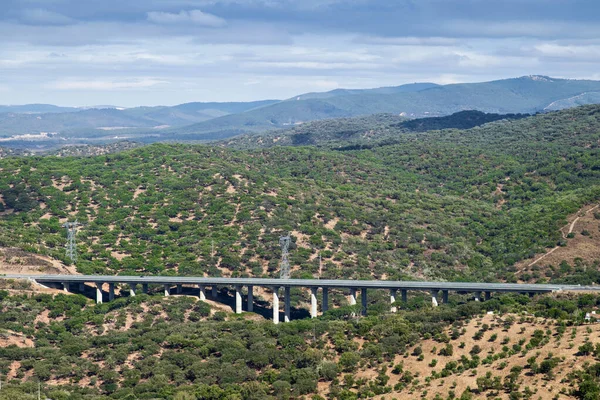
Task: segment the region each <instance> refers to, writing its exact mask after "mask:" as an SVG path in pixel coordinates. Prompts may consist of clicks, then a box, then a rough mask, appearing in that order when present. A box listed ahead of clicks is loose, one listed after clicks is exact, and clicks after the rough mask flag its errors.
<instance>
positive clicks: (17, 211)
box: [0, 106, 600, 281]
mask: <svg viewBox="0 0 600 400" xmlns="http://www.w3.org/2000/svg"><path fill="white" fill-rule="evenodd" d="M599 139H600V107H597V106H586V107H581V108H577V109H573V110H568V111H562V112H557V113H552V114H547V115H538V116H535V117H531V118H527V119H522V120H519V121H499V122H496V123H492V124H487V125H484V126H481V127H477V128H474V129H471V130H462V131H461V130H445V131H431V132H427V133H410V134H409V133H407V134H404V135H402V136H400V137H397V138H395V139H393V140H388V141H384V142H376V143H375V144H371V145H370V146H371V147H372V148H371V149H367V150H347V151H331V150H317V149H315V148H273V149H268V150H256V151H250V152H241V151H235V150H229V149H222V148H211V147H204V146H183V145H153V146H148V147H143V148H140V149H136V150H133V151H129V152H123V153H118V154H109V155H105V156H100V157H93V158H53V157H42V158H8V159H4V160H2V161H1V162H0V168H2V171H3V174H2V175H1V178H0V179H1V180H0V194H1V195H2V202H0V205H1V207H2V208H3V209H4V212H3V214H5V215H3V216H2V217H1V219H0V245H1V246H5V247H6V246H15V247H20V248H23V249H26V250H29V251H35V252H40V253H44V254H49V255H51V256H52V257H54V258H58V259H64V258H63V257H64V252H63V245H64V243H65V234H64V231H63V229H62V228H61V226H60V225H61V223H62V222H64V221H66V220H67V219H69V220H74V219H76V218H77V219H78V220H79V221H80V222H82V223H84V224H86V226H85V228H84V229H83V230H82V231H81V233H80V234H79V237H78V240H79V243H80V245H79V251H80V253H81V257H80V262H79V263H78V266H77V267H78V269H79V271H81V272H85V273H100V272H113V273H118V272H125V273H136V274H137V273H146V274H157V273H161V274H164V273H167V274H169V273H171V274H172V273H179V274H196V275H202V274H205V273H207V274H210V275H226V276H229V275H254V276H270V275H273V274H274V273H275V272H276V271H277V263H278V259H279V252H278V243H277V242H278V237H279V235H280V234H281V233H283V232H286V231H291V232H292V235H293V238H294V239H293V240H294V246H293V248H292V260H291V261H292V264H293V265H294V273H293V274H294V276H317V275H318V274H319V273H320V274H321V275H320V276H321V277H332V278H333V277H346V278H366V277H372V276H374V277H386V278H388V279H392V278H393V279H405V278H415V277H418V278H427V279H441V278H445V279H460V280H481V279H488V280H490V279H497V278H500V279H505V280H508V281H513V280H514V279H515V277H514V276H513V274H512V271H513V265H514V264H515V262H517V261H518V260H520V259H523V258H525V257H529V256H531V255H532V254H533V253H536V252H541V251H543V249H544V248H545V247H551V246H554V245H556V244H557V243H558V244H563V243H565V239H563V238H562V236H561V235H560V234H559V232H558V228H559V227H560V226H562V225H564V223H565V220H564V219H565V217H566V215H568V214H569V213H573V212H575V211H576V210H577V209H578V208H579V207H581V206H582V205H584V204H586V203H589V202H592V201H597V200H598V198H600V157H599V152H600V145H599ZM356 147H357V148H360V145H356ZM318 254H321V255H322V258H323V268H322V270H321V271H320V272H319V264H318ZM65 261H66V260H65ZM561 274H563V273H562V272H561V270H559V269H556V271H555V275H552V277H553V278H560V276H561Z"/></svg>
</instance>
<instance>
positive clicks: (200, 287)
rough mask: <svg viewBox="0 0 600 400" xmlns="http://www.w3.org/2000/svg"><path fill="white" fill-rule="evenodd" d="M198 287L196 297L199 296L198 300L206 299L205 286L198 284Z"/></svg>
mask: <svg viewBox="0 0 600 400" xmlns="http://www.w3.org/2000/svg"><path fill="white" fill-rule="evenodd" d="M198 288H199V289H200V293H199V294H198V298H200V300H202V301H204V300H206V288H205V287H204V285H200V286H198Z"/></svg>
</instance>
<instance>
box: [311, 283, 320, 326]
mask: <svg viewBox="0 0 600 400" xmlns="http://www.w3.org/2000/svg"><path fill="white" fill-rule="evenodd" d="M317 290H319V288H317V287H311V288H310V317H311V318H317Z"/></svg>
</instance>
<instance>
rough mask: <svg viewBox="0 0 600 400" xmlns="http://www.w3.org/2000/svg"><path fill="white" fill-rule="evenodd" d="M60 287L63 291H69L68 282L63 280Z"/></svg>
mask: <svg viewBox="0 0 600 400" xmlns="http://www.w3.org/2000/svg"><path fill="white" fill-rule="evenodd" d="M62 287H63V291H64V292H65V293H69V282H63V283H62Z"/></svg>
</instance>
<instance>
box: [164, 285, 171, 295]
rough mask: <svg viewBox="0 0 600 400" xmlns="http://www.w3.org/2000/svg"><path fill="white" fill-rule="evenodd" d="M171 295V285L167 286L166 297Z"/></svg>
mask: <svg viewBox="0 0 600 400" xmlns="http://www.w3.org/2000/svg"><path fill="white" fill-rule="evenodd" d="M170 295H171V285H167V284H165V296H170Z"/></svg>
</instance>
